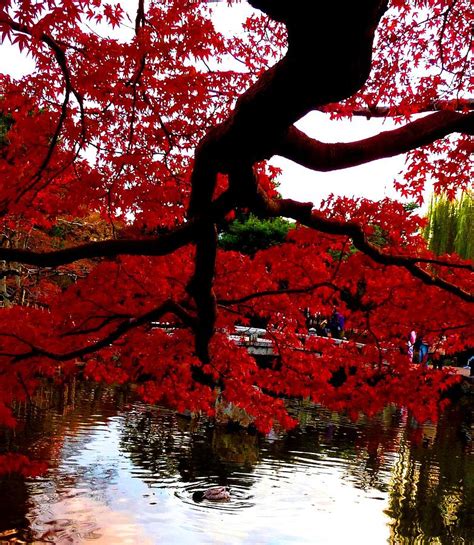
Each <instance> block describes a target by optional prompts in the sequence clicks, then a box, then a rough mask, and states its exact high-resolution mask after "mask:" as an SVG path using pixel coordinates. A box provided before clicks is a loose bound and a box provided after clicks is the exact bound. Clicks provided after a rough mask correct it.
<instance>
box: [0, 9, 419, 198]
mask: <svg viewBox="0 0 474 545" xmlns="http://www.w3.org/2000/svg"><path fill="white" fill-rule="evenodd" d="M120 3H121V5H122V7H124V9H126V10H127V11H128V12H129V13H130V17H131V19H132V20H133V18H134V16H135V11H136V5H137V2H136V0H122V1H121V2H120ZM213 8H214V10H215V15H216V16H215V24H216V27H217V28H218V30H220V31H221V32H223V33H225V34H227V35H235V34H238V33H239V32H241V31H242V29H241V25H242V22H243V21H244V20H245V18H246V17H248V16H249V15H250V14H251V13H252V12H254V10H253V9H252V8H251V7H250V6H249V5H248V4H247V2H242V3H240V4H236V5H234V6H233V7H232V8H229V7H228V6H227V4H226V2H222V3H216V4H213ZM100 30H102V29H100ZM129 32H130V31H129V30H125V34H128V33H129ZM114 37H117V33H116V31H115V32H114ZM32 70H34V63H33V61H32V59H31V58H28V57H26V56H25V55H23V54H20V52H19V50H18V48H17V47H16V46H12V45H10V44H9V43H4V44H2V45H0V72H2V73H8V74H10V75H11V76H12V77H14V78H20V77H22V76H23V75H25V74H28V73H30V72H31V71H32ZM297 126H298V127H299V128H300V129H301V130H304V131H305V132H306V133H307V134H309V135H310V136H312V137H314V138H317V139H318V140H322V141H325V142H347V141H352V140H358V139H360V138H366V137H368V136H372V135H374V134H377V133H379V132H380V131H383V130H390V129H391V128H393V127H394V123H393V121H392V120H390V119H386V120H384V119H371V120H370V121H369V120H366V119H364V118H355V119H353V120H352V121H348V120H344V121H331V120H329V119H328V116H326V115H324V114H322V113H319V112H313V113H311V114H309V115H307V116H306V117H305V118H303V119H302V120H300V121H299V122H298V123H297ZM404 160H405V156H404V155H400V156H397V157H393V158H390V159H383V160H380V161H375V162H372V163H369V164H366V165H361V166H358V167H354V168H348V169H344V170H340V171H334V172H329V173H318V172H313V171H311V170H308V169H306V168H303V167H300V166H299V165H296V164H294V163H292V162H290V161H287V160H285V159H283V158H281V157H275V158H273V159H272V164H274V165H276V166H278V167H280V168H282V169H283V174H282V176H281V179H280V181H281V185H280V188H279V190H280V193H281V194H282V196H283V197H287V198H293V199H297V200H301V201H305V202H306V201H311V202H313V203H314V204H315V205H318V204H319V203H320V201H321V200H322V199H324V198H326V197H327V196H328V195H329V194H331V193H333V194H335V195H344V196H348V197H351V196H355V197H367V198H369V199H372V200H379V199H382V198H383V197H385V196H388V197H390V198H394V199H400V196H399V195H398V194H397V193H396V191H395V190H394V188H393V180H394V179H395V177H397V175H398V174H399V172H400V171H401V170H402V169H403V165H404ZM429 191H430V189H429V188H428V189H427V191H426V192H425V196H426V195H427V194H428V193H429ZM425 200H427V199H425Z"/></svg>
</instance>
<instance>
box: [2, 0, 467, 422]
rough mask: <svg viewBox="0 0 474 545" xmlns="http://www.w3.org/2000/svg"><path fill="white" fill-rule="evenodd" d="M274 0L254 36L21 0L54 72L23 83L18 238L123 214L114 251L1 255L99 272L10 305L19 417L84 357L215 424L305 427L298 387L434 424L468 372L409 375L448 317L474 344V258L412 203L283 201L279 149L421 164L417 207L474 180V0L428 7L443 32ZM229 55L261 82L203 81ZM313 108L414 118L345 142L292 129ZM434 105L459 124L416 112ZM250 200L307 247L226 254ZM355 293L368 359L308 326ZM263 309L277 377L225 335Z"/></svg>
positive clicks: (11, 382)
mask: <svg viewBox="0 0 474 545" xmlns="http://www.w3.org/2000/svg"><path fill="white" fill-rule="evenodd" d="M251 3H252V5H254V6H256V7H259V8H261V9H263V10H264V12H265V13H267V14H268V15H270V17H271V18H273V20H272V19H271V20H268V19H267V18H266V17H263V16H262V15H261V14H257V15H255V16H254V17H253V18H251V19H250V20H249V21H248V22H247V23H246V25H245V29H246V33H247V34H246V37H245V38H242V39H235V40H228V39H225V38H224V37H223V36H221V35H220V34H219V33H218V32H217V31H216V30H215V29H214V27H213V24H212V21H211V20H210V18H209V14H208V11H207V9H208V5H207V2H204V0H202V1H199V0H197V1H196V2H188V3H183V2H179V1H170V2H164V3H163V2H156V3H153V4H152V5H150V6H148V7H147V11H146V13H145V7H144V3H143V2H142V1H141V0H140V1H139V3H138V5H139V9H138V13H137V16H136V20H135V28H134V34H133V36H130V37H129V39H128V40H124V41H123V42H122V41H116V40H111V39H102V38H100V36H98V35H97V34H95V33H93V32H90V31H89V30H88V29H87V28H86V27H85V26H84V25H83V24H82V23H83V20H86V19H88V20H90V19H92V20H94V21H102V22H103V23H105V24H108V25H109V26H110V27H111V28H112V29H113V28H115V27H116V26H117V25H121V24H122V23H124V21H125V18H124V15H123V13H122V11H121V8H120V7H119V6H118V5H117V6H115V7H110V6H109V5H108V4H104V5H101V3H100V2H76V1H75V0H68V1H67V2H61V3H55V2H54V1H53V2H50V3H48V7H47V8H46V7H45V6H44V5H43V3H37V2H32V1H30V0H24V1H22V2H21V3H20V4H21V6H20V7H21V9H19V8H18V5H20V4H18V5H17V2H16V1H15V0H8V1H7V2H4V3H3V7H2V11H1V12H0V30H1V31H2V32H3V34H4V35H5V37H6V38H7V39H10V40H11V41H12V42H14V43H17V44H18V45H19V46H20V47H21V49H23V50H24V51H25V53H26V52H28V53H30V54H31V55H32V56H33V58H34V59H35V62H36V65H37V72H35V73H34V74H31V75H29V76H27V77H26V78H25V79H24V80H22V81H21V82H17V81H14V80H12V79H10V78H8V77H2V79H1V89H2V91H1V93H2V101H1V112H0V113H1V116H2V120H5V119H6V120H7V126H8V130H7V131H3V132H5V135H4V136H2V138H1V141H0V173H1V177H0V179H1V181H2V184H3V185H2V187H1V188H0V209H1V211H2V213H3V214H4V219H3V220H2V222H3V223H2V228H5V229H7V228H8V229H13V228H16V226H18V228H21V229H22V230H24V231H28V230H29V229H30V230H31V229H33V227H34V226H35V225H38V224H39V225H40V226H42V228H43V229H47V228H50V227H51V226H53V225H56V226H57V223H58V220H59V218H61V219H63V220H64V219H65V218H73V217H84V216H87V215H88V214H89V213H90V211H92V210H94V211H97V212H98V213H99V214H100V217H101V218H103V219H104V220H106V221H107V222H108V223H109V224H110V227H109V232H110V236H108V237H107V240H93V238H95V237H93V236H92V233H91V234H90V236H89V237H87V238H88V240H87V241H86V242H84V243H83V244H82V243H79V241H78V240H75V239H74V237H72V236H71V237H70V239H71V240H70V239H67V240H66V241H64V242H65V243H67V248H57V247H55V245H54V237H53V236H52V235H51V240H48V237H47V236H46V240H45V241H44V244H43V246H42V248H41V251H35V249H33V250H30V249H25V250H23V249H18V248H8V247H2V248H0V260H3V261H6V262H13V263H21V264H23V265H25V266H26V265H27V266H34V267H39V268H40V269H41V270H44V269H45V268H49V267H63V266H75V265H73V264H76V263H78V262H80V261H81V260H83V259H88V260H89V261H88V264H89V265H90V270H89V268H87V270H85V271H84V278H81V279H80V280H79V281H78V282H77V283H74V284H73V285H70V286H61V287H59V286H58V284H51V283H46V284H44V285H43V287H42V288H41V287H40V286H38V288H37V289H38V290H41V305H42V307H41V308H31V307H30V308H25V307H20V306H16V305H15V306H12V307H11V308H4V309H2V311H1V313H0V341H1V348H0V373H1V383H0V399H2V406H1V407H0V419H1V421H2V422H3V423H4V424H12V421H11V414H10V413H9V412H8V407H10V406H11V404H12V402H13V400H15V399H22V398H25V397H26V396H27V394H26V392H27V391H28V392H33V391H34V389H35V387H36V379H37V377H38V376H54V374H55V372H56V368H57V366H58V365H59V364H60V365H61V366H62V370H63V372H64V373H66V374H67V373H69V372H75V371H76V368H75V363H76V362H77V361H82V362H85V363H86V367H85V371H84V372H85V374H86V375H87V376H92V377H94V378H97V379H101V380H104V381H108V382H118V383H123V382H125V381H127V382H133V381H135V380H140V382H141V386H140V392H141V394H142V395H143V397H144V398H145V399H146V400H148V401H159V402H162V403H166V404H168V405H170V406H172V407H175V408H177V409H179V410H182V409H186V408H187V409H190V410H192V411H203V412H205V413H207V414H209V415H212V414H213V413H214V407H215V401H216V396H217V395H219V396H220V397H221V398H222V399H223V400H224V402H232V403H233V404H236V405H238V406H240V407H242V408H244V409H245V410H246V411H247V412H248V413H249V414H251V415H252V416H253V417H254V419H255V424H256V425H257V427H258V428H259V429H260V430H263V431H266V430H269V429H270V428H271V426H272V425H273V423H274V421H277V422H279V423H280V424H281V425H282V426H284V427H291V426H293V425H294V424H295V422H294V420H293V419H291V418H290V417H289V416H288V414H287V412H286V409H285V406H284V404H283V402H282V400H281V398H282V397H283V396H295V397H300V396H301V397H309V398H310V399H311V400H313V401H314V402H318V403H323V404H325V405H327V406H328V407H331V408H333V409H347V410H349V411H350V412H351V414H352V416H353V417H356V416H357V415H358V413H359V412H360V411H361V410H363V411H365V412H366V413H367V414H374V413H375V412H377V411H379V410H380V409H381V408H382V407H383V406H385V405H386V403H388V402H394V403H398V404H405V405H407V406H408V407H409V408H410V410H411V411H413V412H414V413H416V415H417V417H418V418H419V419H421V420H423V419H426V418H428V417H431V418H433V417H434V415H435V413H436V411H437V408H438V400H439V393H440V392H441V391H443V390H445V389H446V388H447V387H448V386H449V384H450V383H452V382H453V381H454V380H455V379H450V378H448V377H447V376H446V375H444V374H442V373H434V374H433V373H428V372H426V371H425V370H423V369H412V368H410V366H409V365H408V362H407V361H406V357H405V356H404V355H403V354H400V353H399V345H400V339H405V337H406V331H407V330H408V329H409V328H410V327H414V328H415V330H417V331H421V330H427V329H429V327H427V326H428V325H429V326H430V327H431V328H439V329H440V330H441V331H449V332H450V333H451V334H452V335H453V342H452V344H451V346H450V349H452V350H453V351H455V350H457V349H459V348H460V347H463V346H465V345H468V344H472V331H473V328H472V309H471V304H472V301H473V295H472V293H471V289H472V265H471V264H470V263H467V262H465V261H463V260H461V259H460V258H459V257H456V256H449V257H440V258H438V257H436V256H434V255H433V254H432V253H430V252H429V251H428V250H427V249H426V245H425V242H424V241H423V240H422V239H421V237H420V235H419V234H418V233H419V232H420V228H421V227H422V225H423V220H421V219H420V218H419V217H417V216H416V215H414V214H412V213H410V212H409V211H407V210H406V209H405V208H404V207H403V206H402V205H401V204H400V203H397V202H391V201H389V200H384V201H381V202H377V203H374V202H370V201H368V200H366V199H360V200H356V201H354V200H353V199H346V198H340V199H335V198H333V197H332V196H329V195H328V198H327V199H326V200H325V202H324V203H322V204H321V205H320V206H319V208H318V209H316V210H313V205H312V204H311V203H299V202H296V201H292V200H288V199H280V198H279V196H278V193H277V189H276V187H277V186H276V180H277V178H276V177H277V174H278V173H277V171H276V169H274V168H273V167H271V166H268V165H267V164H265V162H264V160H265V159H267V158H269V157H272V156H273V155H276V154H278V155H281V156H283V157H286V158H288V159H290V160H293V161H295V162H297V163H299V164H301V165H304V166H306V167H308V168H312V169H314V170H320V171H327V170H336V169H342V168H346V167H350V166H356V165H359V164H364V163H368V162H371V161H374V160H376V159H381V158H385V157H390V156H393V155H396V154H399V153H404V152H411V155H410V157H409V159H408V166H407V171H406V175H405V180H404V181H403V182H398V187H399V189H400V190H401V191H402V194H404V195H405V196H410V197H411V198H414V199H416V200H417V201H421V199H422V197H421V195H422V191H423V188H424V183H425V181H426V180H427V179H434V180H435V185H436V186H437V188H438V189H440V190H441V189H444V190H446V191H448V192H451V193H453V192H454V191H455V189H457V188H463V187H465V186H466V185H467V184H468V183H469V168H468V166H469V165H470V163H469V145H468V143H469V142H468V137H469V135H470V134H471V133H472V120H473V114H472V113H471V112H470V111H469V110H470V109H471V108H472V103H471V102H470V101H462V100H457V97H459V96H462V93H463V89H464V88H465V87H466V86H467V85H468V78H467V74H466V73H465V72H466V70H465V65H466V63H465V62H464V59H463V58H461V57H460V55H461V53H460V52H463V51H465V50H466V49H467V47H468V44H469V43H470V38H471V29H470V28H469V25H468V23H467V22H466V20H465V18H464V16H463V12H464V11H467V9H469V6H468V4H467V0H459V2H457V3H456V9H452V5H451V3H450V2H448V0H442V1H441V2H432V3H428V5H427V6H426V11H427V12H426V13H424V12H423V17H424V19H423V20H424V22H423V23H421V22H420V21H418V19H417V17H418V15H419V13H417V12H416V9H417V8H416V6H415V5H414V4H413V3H411V2H405V1H397V2H392V3H391V5H390V9H389V10H387V3H386V2H385V0H367V1H366V2H364V3H363V6H360V5H359V4H358V3H348V6H347V9H345V10H342V11H341V10H337V9H335V8H334V7H333V5H332V4H331V3H329V2H313V3H306V5H305V6H304V7H301V6H300V5H299V4H298V5H297V7H292V6H293V4H292V3H289V2H278V3H275V4H274V3H271V4H270V3H269V2H267V1H264V0H252V2H251ZM382 15H384V17H383V18H382ZM285 26H286V30H285ZM335 28H336V29H337V36H335V35H334V29H335ZM376 30H377V32H378V35H377V39H376V40H375V42H374V35H375V31H376ZM434 37H436V38H434ZM286 44H288V47H287V49H285V46H286ZM374 44H375V45H374ZM283 51H286V53H284V54H283ZM372 51H373V54H372ZM170 52H171V53H170ZM229 55H230V56H233V57H235V58H238V59H240V60H241V61H242V63H241V64H242V71H239V72H233V71H222V72H215V71H214V70H213V69H212V70H208V69H204V66H207V65H208V60H209V59H213V60H214V61H215V65H216V66H218V64H219V62H220V61H222V60H225V59H227V58H229ZM281 55H283V56H282V58H281V60H280V61H279V62H278V63H277V64H276V65H274V66H273V67H271V68H269V65H270V64H271V63H272V62H273V58H275V57H278V56H281ZM190 59H193V63H191V62H190ZM206 63H207V64H206ZM213 66H214V65H213ZM433 66H439V69H440V70H439V71H438V72H437V71H436V70H434V69H433ZM423 67H425V68H426V69H427V71H426V74H427V75H425V76H423V77H420V76H419V74H420V70H421V72H423ZM315 73H317V74H319V78H318V83H317V85H315V84H314V81H313V79H314V78H313V76H314V74H315ZM369 73H370V74H369ZM445 74H449V76H445ZM446 78H447V79H446ZM453 81H455V82H456V85H455V86H456V89H455V91H453V95H452V96H446V89H449V88H450V86H451V84H452V83H453ZM245 89H246V90H245ZM237 97H239V98H238V100H237V101H236V99H237ZM381 105H383V107H382V106H381ZM314 108H317V109H319V110H321V111H322V112H324V115H328V116H332V117H333V118H340V117H352V116H355V115H359V114H365V115H366V116H367V117H375V116H379V115H385V116H395V117H396V119H397V120H398V121H400V122H401V123H403V125H401V126H400V127H399V128H397V129H394V130H392V131H388V132H385V133H381V134H379V135H377V136H374V137H372V138H368V139H364V140H360V141H357V142H352V143H347V144H324V143H322V142H320V141H318V140H314V139H311V138H309V137H308V136H307V135H305V134H303V133H302V132H301V131H300V130H298V129H296V128H295V126H294V125H293V124H294V123H295V122H296V121H298V119H300V118H301V117H303V116H304V115H305V114H306V113H308V112H310V111H311V110H313V109H314ZM433 109H435V110H441V111H436V112H431V113H428V115H426V116H423V117H418V118H416V117H414V116H416V114H419V113H421V112H427V111H428V112H429V111H430V110H433ZM322 115H323V114H322ZM3 122H4V123H5V121H3ZM3 132H2V135H3ZM449 135H451V137H450V138H449V139H447V138H444V137H445V136H449ZM89 149H93V150H95V151H94V153H93V154H91V157H90V159H89V160H85V159H84V154H83V153H82V152H83V151H84V150H89ZM192 151H194V159H191V158H190V157H191V155H190V152H192ZM439 157H442V158H443V160H442V162H440V161H439V159H438V158H439ZM242 210H244V211H251V212H254V213H256V214H258V215H260V216H263V217H275V216H284V217H287V218H292V219H294V220H295V221H296V222H297V223H296V225H295V228H294V229H292V230H291V231H290V234H289V235H288V237H287V240H286V242H285V243H283V244H281V245H279V246H274V247H270V248H268V249H264V250H261V251H258V252H256V253H255V255H252V256H249V255H244V254H242V253H240V252H236V251H235V252H234V251H223V250H220V249H218V246H217V242H218V241H217V239H218V237H217V236H216V230H217V226H219V227H221V226H225V225H226V224H227V223H228V220H229V219H230V217H232V216H233V214H235V213H236V212H241V211H242ZM98 238H99V239H100V238H101V237H98ZM43 250H44V251H43ZM5 274H7V273H6V272H5ZM334 304H336V305H337V306H338V307H339V308H340V309H341V312H342V314H343V315H344V316H345V317H346V318H347V323H348V324H350V327H353V328H354V329H356V330H358V331H361V332H362V331H363V332H365V337H366V339H367V346H366V347H365V348H364V349H361V350H359V349H357V348H356V347H354V346H353V345H352V344H351V343H347V344H343V345H342V346H334V345H332V346H330V345H329V344H327V343H326V344H324V346H323V344H321V343H323V341H320V340H316V339H314V340H308V341H307V342H303V340H302V339H301V337H300V336H298V335H297V332H298V331H299V330H300V329H301V328H302V327H304V317H303V315H302V313H301V311H300V309H301V308H306V307H307V306H308V305H310V306H311V307H312V308H317V309H318V310H319V311H320V312H321V313H322V314H325V315H329V314H330V311H331V308H332V307H333V305H334ZM249 316H261V317H264V318H265V319H266V320H267V321H268V323H269V324H270V326H269V329H270V331H269V335H271V336H272V339H273V341H274V342H275V346H276V349H277V351H278V355H279V360H280V361H279V364H278V365H276V366H275V367H270V368H266V369H263V368H261V367H259V366H258V365H257V364H256V362H255V361H254V360H253V359H252V358H251V357H250V356H249V355H248V354H247V352H246V351H245V350H244V349H241V348H238V347H236V346H235V345H234V344H233V343H231V342H230V341H229V340H228V338H227V336H226V334H225V333H224V332H225V331H231V330H232V329H233V327H234V325H235V323H236V322H238V321H239V322H241V323H246V321H248V317H249ZM154 322H155V323H156V322H161V323H162V324H164V323H165V324H167V325H168V326H170V327H169V329H168V330H165V329H161V330H160V329H159V328H152V327H151V326H150V324H151V323H154ZM216 331H217V332H219V333H217V334H215V333H216ZM315 352H317V353H318V354H319V353H321V352H322V353H323V357H322V358H320V357H318V356H317V355H316V354H315ZM336 373H339V375H338V380H337V381H336V380H333V377H334V375H335V374H336Z"/></svg>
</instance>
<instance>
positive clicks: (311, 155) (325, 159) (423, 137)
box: [275, 111, 474, 172]
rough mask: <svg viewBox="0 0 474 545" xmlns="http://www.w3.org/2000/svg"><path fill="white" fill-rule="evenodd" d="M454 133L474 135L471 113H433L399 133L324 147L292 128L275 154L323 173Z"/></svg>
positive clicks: (404, 150) (368, 160)
mask: <svg viewBox="0 0 474 545" xmlns="http://www.w3.org/2000/svg"><path fill="white" fill-rule="evenodd" d="M453 132H463V133H468V134H473V133H474V112H472V113H469V114H462V113H458V112H451V111H444V112H436V113H433V114H431V115H428V116H425V117H423V118H421V119H417V120H415V121H412V122H411V123H408V124H407V125H405V126H403V127H400V128H399V129H394V130H391V131H385V132H381V133H380V134H377V135H376V136H372V137H370V138H365V139H363V140H358V141H356V142H349V143H331V144H327V143H324V142H320V141H319V140H315V139H314V138H310V137H309V136H307V135H306V134H305V133H304V132H302V131H300V130H299V129H297V128H296V127H291V128H290V129H289V130H288V133H287V134H286V136H285V137H284V139H283V140H282V141H281V142H280V144H279V145H278V146H277V147H276V149H275V154H276V155H281V156H282V157H285V158H286V159H290V160H291V161H294V162H295V163H298V164H299V165H302V166H304V167H306V168H309V169H311V170H318V171H323V172H326V171H332V170H338V169H343V168H349V167H354V166H357V165H361V164H364V163H369V162H371V161H376V160H377V159H384V158H386V157H393V156H394V155H399V154H401V153H406V152H408V151H410V150H412V149H415V148H418V147H420V146H424V145H426V144H430V143H431V142H434V141H435V140H438V139H440V138H443V137H445V136H447V135H448V134H451V133H453Z"/></svg>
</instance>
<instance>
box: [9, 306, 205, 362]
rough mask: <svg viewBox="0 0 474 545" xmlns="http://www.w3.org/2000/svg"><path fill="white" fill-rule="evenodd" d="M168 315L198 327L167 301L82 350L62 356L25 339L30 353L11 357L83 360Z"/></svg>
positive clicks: (121, 324) (187, 314)
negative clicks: (137, 329) (170, 314)
mask: <svg viewBox="0 0 474 545" xmlns="http://www.w3.org/2000/svg"><path fill="white" fill-rule="evenodd" d="M168 313H172V314H175V315H176V316H177V317H178V318H179V319H180V320H182V321H183V322H184V323H185V324H186V325H188V326H189V327H192V328H194V327H195V326H196V323H195V319H194V318H193V317H192V316H191V315H190V314H189V313H188V312H187V311H186V310H185V309H184V308H183V307H182V306H181V305H180V304H179V303H176V302H174V301H171V300H168V301H165V302H164V303H163V304H162V305H160V306H159V307H157V308H155V309H153V310H151V311H149V312H146V313H145V314H142V315H141V316H139V317H138V318H130V319H128V320H124V321H123V322H121V323H120V324H119V325H118V326H117V327H116V328H115V329H114V330H113V331H111V332H110V333H109V334H108V335H106V336H105V337H103V338H102V339H100V340H99V341H96V342H94V343H91V344H89V345H87V346H84V347H82V348H78V349H75V350H71V351H69V352H64V353H62V354H59V353H56V352H50V351H48V350H44V349H42V348H39V347H37V346H32V345H30V343H28V342H27V341H25V340H23V339H19V340H21V341H22V342H24V343H26V344H28V345H30V347H31V350H29V351H28V352H23V353H21V354H9V356H11V357H12V360H13V361H14V362H19V361H23V360H26V359H29V358H33V357H38V356H43V357H46V358H49V359H51V360H53V361H67V360H71V359H75V358H81V357H83V356H86V355H88V354H92V353H94V352H97V351H98V350H100V349H101V348H106V347H107V346H110V345H111V344H113V343H114V342H115V341H117V340H118V339H120V338H121V337H123V336H124V335H125V334H126V333H128V332H129V331H131V330H132V329H135V328H137V327H140V326H142V325H144V324H147V323H149V322H152V321H155V320H158V319H159V318H161V317H163V316H164V315H165V314H168ZM1 355H5V354H1Z"/></svg>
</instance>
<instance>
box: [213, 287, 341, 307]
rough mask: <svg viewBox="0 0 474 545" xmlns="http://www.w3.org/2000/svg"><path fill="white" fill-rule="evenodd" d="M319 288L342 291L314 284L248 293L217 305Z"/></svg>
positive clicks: (221, 301) (308, 291) (237, 303)
mask: <svg viewBox="0 0 474 545" xmlns="http://www.w3.org/2000/svg"><path fill="white" fill-rule="evenodd" d="M319 288H329V289H332V290H334V291H343V289H342V288H339V287H338V286H336V285H335V284H333V283H332V282H316V283H315V284H311V285H310V286H304V287H301V288H287V289H282V290H263V291H256V292H254V293H249V294H248V295H243V296H242V297H237V298H235V299H218V300H217V302H218V304H219V305H240V304H242V303H246V302H247V301H251V300H252V299H259V298H261V297H273V296H280V295H296V294H301V293H311V292H312V291H315V290H317V289H319Z"/></svg>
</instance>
